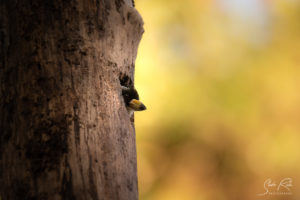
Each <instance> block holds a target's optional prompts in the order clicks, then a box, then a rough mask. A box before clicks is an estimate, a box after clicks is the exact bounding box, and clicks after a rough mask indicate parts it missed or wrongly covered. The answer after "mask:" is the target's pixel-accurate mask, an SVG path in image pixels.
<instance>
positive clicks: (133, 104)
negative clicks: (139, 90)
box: [129, 99, 147, 111]
mask: <svg viewBox="0 0 300 200" xmlns="http://www.w3.org/2000/svg"><path fill="white" fill-rule="evenodd" d="M129 107H130V108H132V109H133V110H135V111H142V110H146V109H147V108H146V106H145V105H144V104H143V103H142V102H141V101H139V100H136V99H132V100H131V101H130V102H129Z"/></svg>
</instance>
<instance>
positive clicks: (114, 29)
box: [0, 0, 143, 200]
mask: <svg viewBox="0 0 300 200" xmlns="http://www.w3.org/2000/svg"><path fill="white" fill-rule="evenodd" d="M142 25H143V22H142V19H141V17H140V15H139V14H138V12H137V11H136V10H135V8H133V2H132V1H131V0H51V1H45V0H35V1H17V0H6V1H5V0H1V1H0V62H1V63H0V132H1V134H0V198H2V200H11V199H12V200H20V199H22V200H26V199H34V200H46V199H49V200H56V199H63V200H68V199H72V200H73V199H77V200H83V199H92V200H100V199H105V200H106V199H107V200H114V199H124V200H134V199H138V192H137V169H136V147H135V131H134V126H133V123H131V121H130V118H129V116H128V113H127V111H126V108H125V104H124V102H123V98H122V96H121V87H120V82H121V83H122V84H123V85H127V86H128V85H131V84H133V73H134V62H135V58H136V53H137V47H138V44H139V41H140V39H141V36H142V33H143V26H142Z"/></svg>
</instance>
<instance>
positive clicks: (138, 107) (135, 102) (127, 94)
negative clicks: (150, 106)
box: [121, 86, 147, 116]
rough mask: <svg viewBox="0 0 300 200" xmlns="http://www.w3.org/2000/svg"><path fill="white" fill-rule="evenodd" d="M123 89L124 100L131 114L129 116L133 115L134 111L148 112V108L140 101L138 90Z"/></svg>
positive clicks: (131, 88)
mask: <svg viewBox="0 0 300 200" xmlns="http://www.w3.org/2000/svg"><path fill="white" fill-rule="evenodd" d="M121 87H122V96H123V98H124V101H125V104H126V109H127V111H128V113H129V116H131V115H132V114H133V112H134V111H143V110H146V109H147V108H146V106H145V105H144V104H143V103H142V102H141V101H140V100H139V99H140V98H139V94H138V93H137V91H136V89H134V88H133V87H130V88H128V87H125V86H121Z"/></svg>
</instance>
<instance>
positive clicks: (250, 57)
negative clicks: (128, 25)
mask: <svg viewBox="0 0 300 200" xmlns="http://www.w3.org/2000/svg"><path fill="white" fill-rule="evenodd" d="M136 8H137V10H138V11H139V12H140V14H141V15H142V17H143V19H144V22H145V25H144V28H145V33H144V36H143V38H142V41H141V43H140V46H139V51H138V56H137V61H136V72H135V73H136V74H135V75H136V76H135V77H136V80H135V82H136V87H137V89H138V91H139V93H140V97H141V100H142V101H143V102H144V103H145V104H146V106H147V108H148V110H147V111H145V112H139V113H136V114H135V122H136V133H137V152H138V177H139V193H140V194H139V195H140V199H141V200H256V199H258V200H261V199H268V200H277V199H278V200H299V199H300V90H299V89H300V1H299V0H185V1H180V0H163V1H161V0H136ZM287 177H289V178H291V179H292V180H293V182H292V186H290V187H288V189H290V190H291V191H290V192H291V193H292V194H289V195H282V194H277V195H275V194H274V195H271V194H266V195H265V196H259V195H257V194H261V193H264V192H265V189H264V182H265V180H267V179H268V178H271V179H272V180H273V182H274V183H275V184H278V183H279V182H280V181H281V180H282V179H284V178H287ZM274 188H275V187H273V188H272V187H270V188H269V189H270V190H273V189H274ZM288 189H286V188H281V189H280V190H281V191H287V190H288Z"/></svg>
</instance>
